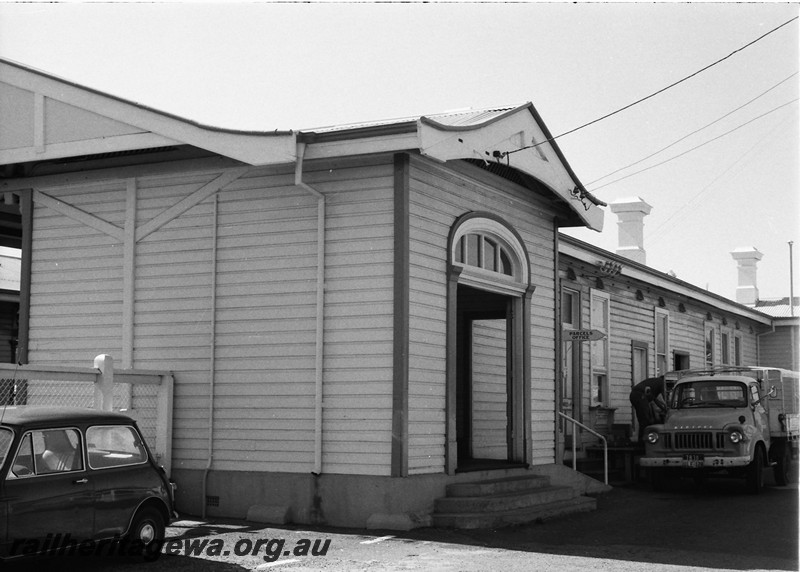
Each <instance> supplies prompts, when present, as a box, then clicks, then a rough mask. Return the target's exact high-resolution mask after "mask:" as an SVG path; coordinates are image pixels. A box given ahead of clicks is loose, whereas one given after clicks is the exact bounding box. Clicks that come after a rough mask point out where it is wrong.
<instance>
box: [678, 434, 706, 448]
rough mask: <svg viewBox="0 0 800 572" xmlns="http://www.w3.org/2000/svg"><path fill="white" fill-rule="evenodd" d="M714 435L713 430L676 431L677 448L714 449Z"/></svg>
mask: <svg viewBox="0 0 800 572" xmlns="http://www.w3.org/2000/svg"><path fill="white" fill-rule="evenodd" d="M713 436H714V434H713V433H711V432H703V433H675V448H676V449H713Z"/></svg>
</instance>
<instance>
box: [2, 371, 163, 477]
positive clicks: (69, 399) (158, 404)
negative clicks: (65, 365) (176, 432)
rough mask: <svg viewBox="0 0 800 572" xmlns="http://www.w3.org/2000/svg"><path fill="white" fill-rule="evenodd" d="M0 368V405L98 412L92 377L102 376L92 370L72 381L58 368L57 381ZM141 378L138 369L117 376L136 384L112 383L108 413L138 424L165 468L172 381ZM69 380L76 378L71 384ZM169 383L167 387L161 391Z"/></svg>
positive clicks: (156, 375) (95, 383)
mask: <svg viewBox="0 0 800 572" xmlns="http://www.w3.org/2000/svg"><path fill="white" fill-rule="evenodd" d="M2 369H4V368H2V365H0V375H2V377H0V406H3V407H4V406H15V405H39V406H59V407H85V408H87V409H94V408H96V407H98V405H97V404H98V395H97V392H98V390H99V382H100V378H99V377H95V376H98V375H100V374H99V373H98V372H97V371H96V370H88V371H87V370H86V369H80V368H76V370H75V372H74V375H72V376H71V375H70V373H69V370H66V369H62V368H58V369H59V371H58V375H57V376H53V377H57V378H58V379H47V371H46V369H43V370H39V371H37V370H36V368H33V367H30V366H22V367H20V368H19V371H16V370H15V371H2ZM25 370H28V371H25ZM141 373H142V372H136V370H122V371H120V372H118V374H117V376H116V377H119V378H120V379H122V378H126V379H134V380H135V382H134V383H126V382H124V381H120V382H115V383H113V386H112V387H111V395H112V404H111V409H112V410H113V411H119V412H122V413H124V414H125V415H128V416H129V417H131V418H133V419H135V420H136V423H137V425H138V426H139V429H140V430H141V432H142V435H143V437H144V438H145V441H146V442H147V444H148V445H149V447H150V450H151V451H153V453H154V455H155V456H156V458H157V460H158V461H159V462H160V463H162V464H164V465H165V466H166V467H168V466H169V464H170V460H171V459H170V458H169V457H170V451H171V443H170V441H171V422H172V419H171V417H172V416H171V402H172V389H171V388H172V386H171V376H169V375H168V374H161V373H156V372H147V373H146V374H145V375H140V374H141ZM9 374H12V375H9ZM17 374H19V375H17ZM31 374H33V375H31ZM69 377H75V378H78V379H77V380H70V379H68V378H69ZM65 378H66V379H65ZM81 378H82V379H81ZM159 378H160V379H159ZM167 379H168V380H169V382H168V383H169V385H168V387H164V385H165V383H167ZM154 380H159V381H158V382H154ZM165 389H166V390H167V391H166V393H164V390H165Z"/></svg>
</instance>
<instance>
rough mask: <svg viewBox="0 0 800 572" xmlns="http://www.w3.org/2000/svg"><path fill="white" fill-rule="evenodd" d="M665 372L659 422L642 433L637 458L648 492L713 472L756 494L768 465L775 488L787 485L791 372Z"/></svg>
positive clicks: (794, 410) (794, 431)
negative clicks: (740, 482)
mask: <svg viewBox="0 0 800 572" xmlns="http://www.w3.org/2000/svg"><path fill="white" fill-rule="evenodd" d="M673 374H674V375H673V379H675V378H677V379H676V380H675V382H674V384H673V385H672V386H671V389H670V390H669V394H668V397H667V406H668V410H667V414H666V416H665V419H664V423H663V424H659V425H651V426H649V427H647V429H646V430H645V455H644V457H642V458H641V459H640V465H641V466H643V467H647V468H648V469H649V471H650V475H651V478H652V480H653V484H654V486H660V485H661V484H662V483H663V481H664V480H665V479H669V478H679V477H681V476H691V477H693V478H694V479H695V480H696V481H702V480H704V479H705V478H706V477H707V476H710V475H712V474H718V475H720V476H723V475H727V476H733V477H744V478H745V482H746V486H747V489H748V490H749V491H750V492H752V493H758V492H759V491H760V490H761V488H762V486H763V474H762V471H763V470H764V469H765V468H767V467H770V466H771V467H773V469H774V472H775V481H776V483H777V484H778V485H786V484H788V480H789V473H790V467H791V461H792V456H793V448H794V450H796V446H797V437H798V400H797V398H798V393H797V384H798V375H797V373H795V372H788V371H785V370H779V369H777V368H752V367H750V368H717V369H713V370H703V371H685V372H673ZM668 377H669V374H668ZM669 386H670V384H669V383H668V387H669Z"/></svg>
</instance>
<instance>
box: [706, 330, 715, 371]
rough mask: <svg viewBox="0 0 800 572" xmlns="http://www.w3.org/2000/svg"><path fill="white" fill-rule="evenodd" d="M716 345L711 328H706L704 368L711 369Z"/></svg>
mask: <svg viewBox="0 0 800 572" xmlns="http://www.w3.org/2000/svg"><path fill="white" fill-rule="evenodd" d="M715 343H716V340H715V336H714V328H713V326H706V367H713V366H714V361H715V359H716V352H715V351H714V349H715V348H714V344H715Z"/></svg>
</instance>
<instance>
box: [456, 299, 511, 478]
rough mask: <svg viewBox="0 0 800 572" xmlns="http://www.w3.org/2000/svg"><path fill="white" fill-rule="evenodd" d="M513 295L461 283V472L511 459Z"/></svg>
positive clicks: (458, 419) (458, 432) (505, 463)
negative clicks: (496, 292)
mask: <svg viewBox="0 0 800 572" xmlns="http://www.w3.org/2000/svg"><path fill="white" fill-rule="evenodd" d="M513 300H514V299H513V298H512V297H510V296H504V295H501V294H495V293H492V292H487V291H483V290H478V289H476V288H471V287H468V286H463V285H459V286H458V302H457V305H458V319H457V322H458V323H457V372H456V377H457V386H456V438H457V442H458V449H457V450H458V467H457V470H458V471H467V470H479V469H485V468H500V467H506V466H509V465H514V466H516V465H519V463H514V462H513V457H514V452H513V423H512V419H513V415H514V406H515V404H514V402H513V401H514V398H513V396H514V389H513V382H514V380H513V371H514V367H513V351H512V345H513V338H512V336H513V333H512V332H513V329H512V314H513V307H514V304H513Z"/></svg>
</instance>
